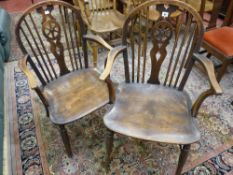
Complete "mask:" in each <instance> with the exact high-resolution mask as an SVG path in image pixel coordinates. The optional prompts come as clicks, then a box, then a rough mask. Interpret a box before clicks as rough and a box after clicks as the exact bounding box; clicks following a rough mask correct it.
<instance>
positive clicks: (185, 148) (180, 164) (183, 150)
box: [176, 144, 191, 175]
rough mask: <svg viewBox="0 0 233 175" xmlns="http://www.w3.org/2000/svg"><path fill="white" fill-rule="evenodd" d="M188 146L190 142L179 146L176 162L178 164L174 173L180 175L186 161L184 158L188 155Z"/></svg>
mask: <svg viewBox="0 0 233 175" xmlns="http://www.w3.org/2000/svg"><path fill="white" fill-rule="evenodd" d="M190 146H191V145H190V144H189V145H183V147H182V148H181V152H180V157H179V162H178V166H177V169H176V175H180V174H181V172H182V169H183V167H184V164H185V161H186V159H187V157H188V153H189V150H190Z"/></svg>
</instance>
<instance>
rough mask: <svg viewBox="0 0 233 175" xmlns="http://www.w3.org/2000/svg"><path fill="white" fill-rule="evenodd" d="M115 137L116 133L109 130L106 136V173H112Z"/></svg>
mask: <svg viewBox="0 0 233 175" xmlns="http://www.w3.org/2000/svg"><path fill="white" fill-rule="evenodd" d="M113 137H114V132H113V131H111V130H108V133H107V136H106V141H105V144H106V158H105V162H104V164H105V169H106V171H107V172H108V171H110V163H111V154H112V148H113Z"/></svg>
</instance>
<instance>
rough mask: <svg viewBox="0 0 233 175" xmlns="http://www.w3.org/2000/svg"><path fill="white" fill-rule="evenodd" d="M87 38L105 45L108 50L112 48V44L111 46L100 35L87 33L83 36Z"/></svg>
mask: <svg viewBox="0 0 233 175" xmlns="http://www.w3.org/2000/svg"><path fill="white" fill-rule="evenodd" d="M83 37H84V38H85V39H87V40H90V41H94V42H96V43H98V44H100V45H102V46H103V47H105V48H106V49H108V50H111V49H112V46H110V45H109V44H108V43H107V42H106V41H105V40H104V39H103V38H102V37H100V36H99V35H93V34H87V35H84V36H83Z"/></svg>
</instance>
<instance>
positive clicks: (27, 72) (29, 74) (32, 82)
mask: <svg viewBox="0 0 233 175" xmlns="http://www.w3.org/2000/svg"><path fill="white" fill-rule="evenodd" d="M28 57H29V56H28V55H26V56H25V57H23V58H22V59H20V60H19V62H18V65H19V68H20V69H21V70H22V71H23V73H24V74H25V75H26V76H27V78H28V82H29V85H30V87H31V88H32V89H36V88H37V87H38V86H37V83H36V79H35V78H34V76H33V74H32V72H31V71H30V70H29V69H28V67H27V59H28Z"/></svg>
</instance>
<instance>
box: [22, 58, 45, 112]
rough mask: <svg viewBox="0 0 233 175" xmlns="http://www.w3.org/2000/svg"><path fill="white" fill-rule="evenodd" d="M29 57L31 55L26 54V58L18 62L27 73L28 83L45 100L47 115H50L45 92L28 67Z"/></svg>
mask: <svg viewBox="0 0 233 175" xmlns="http://www.w3.org/2000/svg"><path fill="white" fill-rule="evenodd" d="M28 58H29V55H26V56H25V57H24V58H22V59H20V60H19V62H18V65H19V68H20V69H21V70H22V72H23V73H24V74H25V75H26V77H27V78H28V83H29V86H30V88H31V89H33V90H35V91H36V93H37V95H38V96H39V98H40V99H41V101H42V102H43V104H44V106H45V109H46V113H47V116H49V111H48V102H47V100H46V98H45V97H44V95H43V93H42V92H41V90H40V88H39V86H38V84H37V83H36V79H35V77H34V76H33V74H32V72H31V71H30V70H29V69H28V67H27V60H28Z"/></svg>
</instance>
